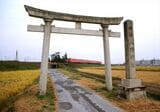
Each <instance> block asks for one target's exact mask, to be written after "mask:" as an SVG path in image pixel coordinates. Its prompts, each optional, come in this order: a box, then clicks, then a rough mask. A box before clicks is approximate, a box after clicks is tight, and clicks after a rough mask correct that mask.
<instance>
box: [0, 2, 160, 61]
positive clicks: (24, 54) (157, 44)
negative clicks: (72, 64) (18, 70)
mask: <svg viewBox="0 0 160 112" xmlns="http://www.w3.org/2000/svg"><path fill="white" fill-rule="evenodd" d="M25 4H26V5H30V6H33V7H36V8H41V9H45V10H50V11H57V12H64V13H71V14H78V15H88V16H100V17H101V16H102V17H124V19H123V21H122V22H121V24H120V25H117V26H109V29H111V30H112V31H117V32H121V37H120V38H113V37H110V51H111V62H112V63H123V62H124V36H123V22H124V21H125V20H127V19H131V20H133V22H134V37H135V52H136V54H135V55H136V60H141V59H153V58H158V59H160V0H0V11H1V14H0V59H15V54H16V50H17V51H18V54H19V59H20V60H22V61H24V60H34V61H38V60H40V59H41V52H42V41H43V33H37V32H27V25H28V24H30V25H34V24H35V25H41V24H44V23H43V21H42V20H41V19H38V18H32V17H29V16H28V14H27V12H26V11H25V9H24V5H25ZM53 25H55V26H58V27H69V28H70V27H74V23H72V22H60V21H54V22H53ZM82 28H84V29H97V30H99V29H100V28H101V27H100V26H99V25H94V24H93V25H92V24H82ZM56 51H59V52H61V54H64V53H65V52H66V53H67V54H68V57H71V58H81V59H91V60H100V61H102V62H103V41H102V37H95V36H77V35H64V34H52V35H51V43H50V54H52V53H54V52H56Z"/></svg>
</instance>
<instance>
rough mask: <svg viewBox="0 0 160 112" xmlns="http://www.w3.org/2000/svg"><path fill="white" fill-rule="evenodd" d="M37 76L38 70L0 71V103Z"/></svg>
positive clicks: (22, 88)
mask: <svg viewBox="0 0 160 112" xmlns="http://www.w3.org/2000/svg"><path fill="white" fill-rule="evenodd" d="M38 77H39V70H18V71H5V72H4V71H0V105H1V104H2V103H3V101H5V100H7V99H8V98H9V97H11V96H14V95H16V94H17V93H19V92H22V91H23V90H24V89H25V88H26V87H28V86H29V85H31V84H33V82H34V81H35V80H36V79H37V78H38Z"/></svg>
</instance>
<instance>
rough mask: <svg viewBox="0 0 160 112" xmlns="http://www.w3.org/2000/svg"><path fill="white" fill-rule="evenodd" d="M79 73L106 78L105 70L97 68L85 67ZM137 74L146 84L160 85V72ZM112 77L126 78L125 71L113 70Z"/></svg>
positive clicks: (138, 72)
mask: <svg viewBox="0 0 160 112" xmlns="http://www.w3.org/2000/svg"><path fill="white" fill-rule="evenodd" d="M78 71H80V72H85V73H91V74H97V75H100V76H104V70H103V69H99V68H97V67H95V68H94V67H85V68H81V69H78ZM136 74H137V77H138V78H140V79H142V80H143V81H144V82H147V83H155V84H160V71H159V72H154V71H137V72H136ZM112 76H113V77H116V78H125V71H124V70H112Z"/></svg>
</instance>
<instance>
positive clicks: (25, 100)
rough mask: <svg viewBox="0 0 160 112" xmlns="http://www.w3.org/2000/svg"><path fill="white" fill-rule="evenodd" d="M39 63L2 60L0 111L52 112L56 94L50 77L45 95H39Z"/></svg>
mask: <svg viewBox="0 0 160 112" xmlns="http://www.w3.org/2000/svg"><path fill="white" fill-rule="evenodd" d="M39 65H40V64H39V63H28V62H16V61H13V62H12V61H7V62H5V61H3V62H2V61H1V62H0V111H1V110H2V112H12V111H14V112H31V111H34V112H36V111H39V112H43V111H45V112H51V111H54V110H55V102H54V100H55V94H54V91H53V87H52V83H51V81H50V78H49V79H48V80H49V82H48V89H47V94H46V95H45V96H39V94H38V93H39V89H38V88H39V87H38V79H39V74H40V70H39Z"/></svg>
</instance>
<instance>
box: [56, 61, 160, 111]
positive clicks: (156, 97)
mask: <svg viewBox="0 0 160 112" xmlns="http://www.w3.org/2000/svg"><path fill="white" fill-rule="evenodd" d="M114 67H115V68H116V69H114ZM121 67H122V66H120V67H118V66H113V67H112V75H113V86H114V89H113V91H112V92H108V91H107V89H106V87H105V81H104V70H103V68H104V67H103V66H99V65H96V66H93V65H87V64H85V65H83V64H81V65H78V64H69V65H68V66H65V67H63V68H62V69H59V70H60V71H61V72H63V73H64V74H65V75H67V76H68V77H69V78H71V79H72V80H75V81H76V82H77V83H79V84H81V85H82V86H85V87H87V88H89V89H91V90H93V91H94V92H96V93H97V94H99V95H101V96H102V97H103V98H104V99H108V100H110V101H111V102H113V103H114V104H115V105H117V106H119V107H121V108H122V109H124V110H126V111H128V112H139V111H140V112H159V111H160V88H159V87H160V86H159V85H160V70H157V68H156V71H155V68H154V67H150V68H147V70H145V67H142V68H143V71H142V69H141V71H138V72H137V75H138V77H139V78H141V79H142V80H143V81H144V82H145V83H144V84H145V86H147V95H148V98H144V99H138V100H131V101H128V100H125V99H122V98H119V97H118V84H120V79H121V78H123V77H125V72H124V68H123V67H122V68H123V69H122V68H121ZM117 68H121V69H120V70H119V69H118V70H117ZM137 69H139V68H137ZM149 69H150V71H149Z"/></svg>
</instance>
